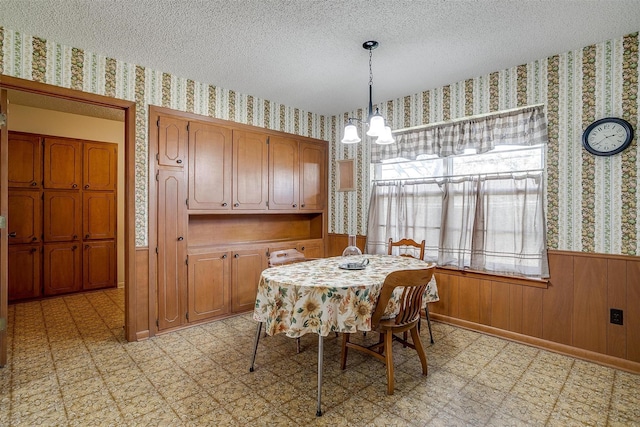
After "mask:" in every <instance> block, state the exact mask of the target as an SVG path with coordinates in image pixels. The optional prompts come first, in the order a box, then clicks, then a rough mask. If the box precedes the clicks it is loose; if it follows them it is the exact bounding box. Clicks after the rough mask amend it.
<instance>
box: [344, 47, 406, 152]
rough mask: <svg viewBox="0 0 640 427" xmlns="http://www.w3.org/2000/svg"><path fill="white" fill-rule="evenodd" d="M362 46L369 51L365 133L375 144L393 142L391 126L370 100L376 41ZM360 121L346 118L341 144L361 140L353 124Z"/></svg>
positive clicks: (360, 121) (354, 142)
mask: <svg viewBox="0 0 640 427" xmlns="http://www.w3.org/2000/svg"><path fill="white" fill-rule="evenodd" d="M362 47H363V48H365V49H366V50H368V51H369V116H368V118H367V122H365V123H366V125H367V126H368V128H369V130H367V135H368V136H370V137H373V138H376V140H375V143H376V144H381V145H386V144H393V143H394V142H396V140H395V139H393V135H391V128H390V127H389V126H387V125H386V124H385V121H384V117H382V115H381V114H380V110H379V109H378V108H377V107H376V112H375V113H374V112H373V103H372V102H371V98H372V96H371V95H372V93H373V72H372V70H371V58H372V57H373V49H375V48H377V47H378V42H377V41H374V40H370V41H367V42H364V43H363V44H362ZM362 122H363V121H362V120H360V119H358V118H355V117H349V118H348V122H347V125H346V126H345V127H344V134H343V135H344V136H343V138H342V141H341V142H342V143H343V144H356V143H358V142H360V141H362V140H361V139H360V137H359V136H358V128H357V127H356V125H355V123H362Z"/></svg>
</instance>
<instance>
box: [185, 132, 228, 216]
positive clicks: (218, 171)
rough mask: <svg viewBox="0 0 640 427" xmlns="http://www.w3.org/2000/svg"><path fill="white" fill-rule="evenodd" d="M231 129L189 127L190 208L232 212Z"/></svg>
mask: <svg viewBox="0 0 640 427" xmlns="http://www.w3.org/2000/svg"><path fill="white" fill-rule="evenodd" d="M231 132H232V131H231V129H227V128H225V127H222V126H215V125H211V124H206V123H198V122H191V123H190V124H189V209H208V210H230V209H231V153H232V146H233V145H232V144H233V140H232V136H231Z"/></svg>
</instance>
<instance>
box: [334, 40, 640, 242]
mask: <svg viewBox="0 0 640 427" xmlns="http://www.w3.org/2000/svg"><path fill="white" fill-rule="evenodd" d="M427 86H428V82H425V87H427ZM365 95H366V94H364V93H363V98H365ZM537 104H542V105H544V111H545V114H546V116H547V121H548V131H549V144H548V147H547V150H546V174H545V185H546V190H547V197H546V203H545V212H546V215H547V242H548V247H549V248H551V249H559V250H569V251H583V252H596V253H606V254H628V255H637V254H638V253H639V251H640V247H639V243H638V242H639V239H640V227H639V226H638V224H639V220H640V213H639V211H638V202H639V195H638V191H637V190H638V187H639V185H638V184H639V181H638V170H640V159H639V158H638V144H637V138H638V136H637V134H638V129H637V125H638V121H639V120H638V119H639V109H638V107H639V101H638V33H634V34H631V35H628V36H625V37H621V38H619V39H614V40H608V41H605V42H602V43H599V44H596V45H592V46H587V47H584V48H583V49H580V50H576V51H571V52H566V53H562V54H558V55H555V56H552V57H549V58H545V59H541V60H538V61H534V62H531V63H528V64H523V65H519V66H516V67H513V68H509V69H505V70H501V71H495V72H493V73H490V74H488V75H484V76H479V77H475V78H472V79H468V80H465V81H461V82H457V83H453V84H451V85H448V86H445V87H439V88H435V89H430V90H426V91H424V92H421V93H417V94H414V95H411V96H406V97H403V98H397V99H394V100H390V101H387V102H384V103H382V104H380V105H379V107H380V111H381V114H382V115H383V116H385V117H386V118H387V120H388V121H389V122H390V123H391V128H392V129H402V128H406V127H412V126H418V125H421V124H427V123H435V122H441V121H446V120H450V119H456V118H461V117H466V116H471V115H477V114H486V113H490V112H496V111H500V110H505V109H510V108H516V107H522V106H526V105H537ZM364 115H366V108H362V109H359V110H357V111H352V112H349V113H344V114H342V115H340V116H334V117H332V118H331V124H332V131H331V135H330V136H331V141H332V142H333V143H332V147H333V150H332V151H331V152H330V156H331V159H330V162H331V164H334V163H335V160H338V159H345V158H349V159H356V163H357V174H358V190H357V191H355V192H351V193H342V192H336V191H335V189H336V187H335V186H336V180H335V171H334V170H331V171H330V174H331V181H330V186H331V187H330V198H331V212H330V218H329V219H330V222H331V224H332V226H333V227H332V231H333V232H336V233H351V234H353V233H357V234H365V233H366V214H367V210H368V203H369V191H370V188H369V175H370V168H369V161H368V159H369V158H370V144H371V141H368V140H365V142H362V143H360V144H357V145H356V144H353V145H342V144H340V143H339V142H337V140H339V138H340V137H341V135H336V132H337V133H341V132H342V128H343V126H344V123H345V122H346V118H347V117H358V118H362V117H363V116H364ZM608 116H614V117H621V118H623V119H625V120H628V121H629V122H630V123H631V125H632V126H633V128H634V130H635V132H636V136H635V137H634V140H633V142H632V144H631V146H630V147H629V148H628V149H627V150H625V151H624V152H622V153H621V154H619V155H615V156H611V157H594V156H593V155H591V154H589V153H588V152H587V151H586V150H584V149H583V148H582V140H581V137H582V131H583V129H584V128H586V127H587V126H588V125H589V124H590V123H591V122H593V121H594V120H596V119H599V118H602V117H608ZM334 124H335V125H336V126H337V130H336V129H335V128H334V127H333V125H334ZM362 133H363V132H362V131H361V132H360V134H362Z"/></svg>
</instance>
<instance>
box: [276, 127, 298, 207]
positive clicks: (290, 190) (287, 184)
mask: <svg viewBox="0 0 640 427" xmlns="http://www.w3.org/2000/svg"><path fill="white" fill-rule="evenodd" d="M298 169H299V167H298V141H297V140H295V139H290V138H282V137H270V138H269V210H292V209H294V210H297V209H298V201H299V197H300V196H299V191H298Z"/></svg>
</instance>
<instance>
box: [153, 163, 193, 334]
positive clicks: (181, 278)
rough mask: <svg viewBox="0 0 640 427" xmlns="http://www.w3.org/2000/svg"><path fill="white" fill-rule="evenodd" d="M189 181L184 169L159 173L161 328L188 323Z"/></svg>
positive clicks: (159, 312) (159, 325)
mask: <svg viewBox="0 0 640 427" xmlns="http://www.w3.org/2000/svg"><path fill="white" fill-rule="evenodd" d="M186 186H187V185H186V182H185V176H184V172H183V171H179V170H167V169H161V170H160V171H159V172H158V271H157V283H158V327H159V329H161V330H162V329H167V328H171V327H175V326H180V325H182V324H183V323H184V322H185V319H186V317H185V315H186V311H187V309H186V291H187V282H186V278H187V265H186V243H187V242H186V239H185V237H186V235H185V233H186V231H187V227H186V204H185V201H186V192H187V190H186Z"/></svg>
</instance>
